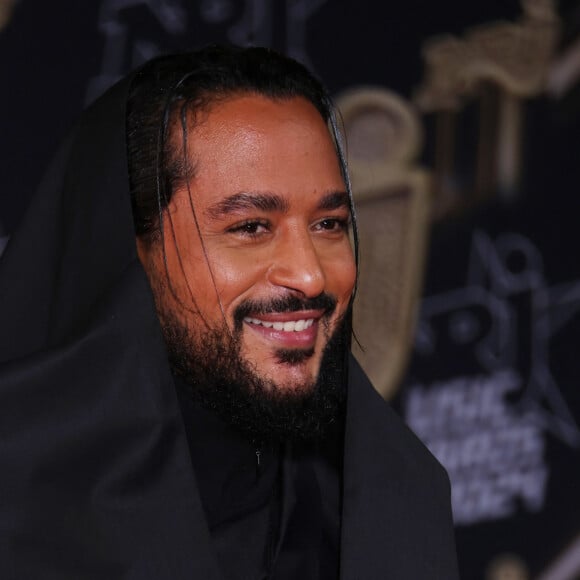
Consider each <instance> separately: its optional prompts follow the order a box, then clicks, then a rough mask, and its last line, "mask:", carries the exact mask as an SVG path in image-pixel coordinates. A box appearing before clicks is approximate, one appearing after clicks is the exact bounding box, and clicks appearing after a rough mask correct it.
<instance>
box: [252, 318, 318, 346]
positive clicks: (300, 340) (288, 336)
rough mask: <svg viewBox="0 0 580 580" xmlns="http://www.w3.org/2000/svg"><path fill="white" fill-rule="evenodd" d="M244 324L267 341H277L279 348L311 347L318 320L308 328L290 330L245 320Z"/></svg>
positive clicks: (316, 332) (314, 338) (316, 331)
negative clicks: (286, 330)
mask: <svg viewBox="0 0 580 580" xmlns="http://www.w3.org/2000/svg"><path fill="white" fill-rule="evenodd" d="M244 324H245V325H246V327H247V328H250V329H251V330H252V332H255V333H256V334H257V335H258V336H260V337H262V338H263V339H265V340H267V341H270V342H275V343H277V346H279V347H281V348H311V347H313V346H314V342H315V341H316V335H317V334H318V321H316V320H315V321H314V323H313V324H312V326H310V327H309V328H305V329H304V330H299V331H292V332H284V331H283V330H274V329H273V328H266V327H265V326H262V325H261V324H252V323H251V322H245V323H244Z"/></svg>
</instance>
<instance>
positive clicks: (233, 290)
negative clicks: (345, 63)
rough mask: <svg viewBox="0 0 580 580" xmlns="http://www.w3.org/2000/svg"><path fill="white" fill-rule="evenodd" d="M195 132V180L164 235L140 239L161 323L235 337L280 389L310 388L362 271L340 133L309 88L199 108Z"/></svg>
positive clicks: (247, 358)
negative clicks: (337, 142) (335, 137)
mask: <svg viewBox="0 0 580 580" xmlns="http://www.w3.org/2000/svg"><path fill="white" fill-rule="evenodd" d="M173 138H174V139H179V140H181V132H180V130H179V129H176V130H175V134H174V135H173ZM187 141H188V143H187V150H186V151H187V155H188V157H189V161H190V164H191V166H192V167H193V169H194V171H193V177H192V178H191V180H190V182H189V188H188V187H187V185H184V186H182V187H180V188H178V189H177V190H176V191H175V192H174V195H173V198H172V200H171V202H170V204H169V206H168V209H167V211H166V212H165V215H164V224H163V225H164V236H163V239H162V241H159V242H154V243H153V244H152V245H151V247H147V246H146V245H144V244H143V243H139V255H140V258H141V260H142V262H143V264H144V266H145V269H146V271H147V273H148V274H149V277H150V278H153V279H152V286H153V289H154V293H155V294H156V302H157V307H158V310H159V313H160V316H161V319H162V322H163V320H164V318H166V319H172V320H173V321H177V322H178V323H179V325H181V326H182V327H183V328H184V329H186V331H187V334H189V335H190V336H192V337H194V338H195V342H196V345H198V346H199V349H200V350H202V349H203V346H204V337H205V336H210V335H211V336H213V337H215V336H216V335H217V336H223V340H224V342H227V341H228V340H229V339H231V338H232V337H235V339H236V341H237V344H238V347H237V348H238V354H239V357H240V358H241V359H242V361H243V362H244V363H245V364H246V366H247V368H249V369H251V370H252V372H253V373H255V375H256V376H258V377H259V378H260V379H262V380H264V381H266V383H267V384H269V385H271V387H270V388H273V389H276V390H278V391H279V392H281V393H285V394H290V393H292V391H294V390H301V391H304V390H308V389H309V388H311V386H313V385H314V384H315V382H316V379H317V377H318V374H319V371H320V365H321V360H322V354H323V351H324V348H325V346H326V345H327V343H328V341H329V338H330V336H331V335H332V332H333V331H334V330H335V329H336V328H337V326H338V324H339V322H340V320H341V318H342V316H343V315H344V313H345V311H346V309H347V307H348V304H349V300H350V297H351V293H352V290H353V285H354V280H355V263H354V258H353V253H352V249H351V244H350V239H349V232H348V224H349V220H350V211H349V206H348V197H347V194H346V192H345V185H344V181H343V179H342V176H341V172H340V167H339V163H338V159H337V155H336V151H335V148H334V145H333V142H332V140H331V137H330V134H329V131H328V129H327V127H326V125H325V123H324V121H323V119H322V118H321V116H320V114H319V113H318V111H317V110H316V109H315V108H314V107H313V106H312V105H311V104H310V103H309V102H307V101H306V100H304V99H302V98H295V99H291V100H284V101H273V100H270V99H267V98H265V97H261V96H256V95H246V96H239V97H233V98H231V99H228V100H225V101H221V102H219V103H218V104H216V105H214V106H213V107H211V108H210V109H209V111H208V112H207V113H206V114H202V115H200V118H199V119H197V120H196V124H195V126H194V128H193V130H190V131H188V138H187ZM164 253H165V258H164ZM164 259H166V264H167V274H168V276H169V282H167V281H163V280H160V279H159V278H160V277H161V278H165V276H166V274H165V265H164ZM155 278H157V281H155ZM196 348H197V347H196ZM191 354H192V357H193V358H194V359H195V356H196V353H191Z"/></svg>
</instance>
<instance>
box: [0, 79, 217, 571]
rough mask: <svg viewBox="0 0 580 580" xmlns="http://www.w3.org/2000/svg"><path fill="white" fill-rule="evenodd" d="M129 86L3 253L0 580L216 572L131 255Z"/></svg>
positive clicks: (86, 118) (60, 159)
mask: <svg viewBox="0 0 580 580" xmlns="http://www.w3.org/2000/svg"><path fill="white" fill-rule="evenodd" d="M129 82H130V80H129V79H125V80H124V81H121V82H120V83H119V84H118V85H116V86H115V87H113V88H112V89H111V90H109V91H108V92H107V93H106V94H105V95H104V96H103V97H101V98H100V99H99V100H98V101H97V102H96V103H95V104H94V105H93V106H92V107H91V108H90V109H89V110H87V111H86V112H85V114H84V115H83V116H82V118H81V120H80V122H79V123H78V124H77V125H76V127H75V128H74V129H73V131H72V132H71V134H70V135H69V137H68V138H67V139H66V142H65V143H64V144H63V146H62V147H61V149H60V150H59V152H58V154H57V155H56V157H55V159H54V161H53V162H52V164H51V166H50V168H49V170H48V172H47V174H46V176H45V178H44V180H43V183H42V184H41V186H40V188H39V191H38V193H37V195H36V196H35V197H34V199H33V201H32V204H31V206H30V208H29V210H28V212H27V214H26V216H25V218H24V220H23V223H22V225H21V227H20V229H19V230H18V231H17V232H16V233H15V234H14V236H13V237H12V239H11V240H10V242H9V243H8V246H7V248H6V251H5V253H4V255H3V257H2V261H1V262H0V328H1V331H2V332H1V336H0V473H1V476H0V568H1V570H0V576H1V577H2V578H51V579H52V578H55V579H56V578H67V579H72V578H75V579H76V578H83V579H84V578H103V579H105V578H106V579H107V580H112V579H116V578H123V579H129V578H131V579H132V578H135V579H139V580H143V579H148V578H151V579H154V578H155V579H158V578H170V577H171V578H184V579H185V578H187V579H188V580H189V579H191V578H193V577H199V578H208V579H210V578H214V577H215V569H214V567H215V565H214V563H213V560H212V559H211V558H209V556H208V553H209V549H205V548H209V538H208V533H207V527H206V526H205V523H204V518H203V515H202V508H201V505H200V503H199V496H198V494H197V493H196V487H195V485H196V484H195V481H194V477H193V474H192V469H191V463H190V459H189V454H188V451H187V443H186V438H185V435H184V431H183V425H182V421H181V417H180V411H179V407H178V403H177V400H176V396H175V391H174V387H173V382H172V377H171V373H170V370H169V366H168V362H167V357H166V353H165V347H164V343H163V339H162V336H161V331H160V328H159V323H158V320H157V316H156V313H155V308H154V302H153V298H152V295H151V292H150V289H149V285H148V282H147V279H146V276H145V274H144V272H143V270H142V268H141V265H140V263H139V261H138V258H137V254H136V247H135V234H134V229H133V223H132V215H131V204H130V199H129V190H128V189H129V186H128V176H127V160H126V151H125V148H126V145H125V102H126V95H127V90H128V87H129ZM192 546H197V547H198V548H199V549H198V550H196V557H195V558H191V547H192Z"/></svg>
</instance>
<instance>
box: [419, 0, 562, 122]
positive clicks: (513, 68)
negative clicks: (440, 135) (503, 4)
mask: <svg viewBox="0 0 580 580" xmlns="http://www.w3.org/2000/svg"><path fill="white" fill-rule="evenodd" d="M522 7H523V10H524V16H523V17H522V19H521V20H520V21H519V22H517V23H509V22H495V23H491V24H485V25H482V26H480V27H477V28H474V29H472V30H471V31H469V32H468V33H467V34H466V36H465V39H461V38H455V37H452V36H447V37H442V38H435V39H433V40H431V41H429V42H427V44H426V46H425V48H424V58H425V63H426V79H425V83H424V84H423V86H422V87H421V88H420V89H419V91H418V92H417V95H416V99H415V101H416V103H417V105H418V106H419V108H420V109H422V110H423V111H440V110H449V109H457V108H458V107H460V106H461V104H462V102H463V100H464V98H465V97H470V96H473V95H474V94H475V93H476V91H477V89H478V87H479V86H480V84H481V83H482V82H485V81H487V82H491V83H492V84H494V85H498V86H499V87H501V88H502V89H503V90H505V91H506V92H508V93H511V94H513V95H515V96H518V97H530V96H534V95H537V94H538V93H539V92H541V91H542V90H543V88H544V83H545V78H546V74H547V72H548V68H549V65H550V61H551V59H552V56H553V54H554V50H555V48H556V42H557V39H558V34H559V21H558V17H557V14H556V10H555V6H554V1H553V0H522Z"/></svg>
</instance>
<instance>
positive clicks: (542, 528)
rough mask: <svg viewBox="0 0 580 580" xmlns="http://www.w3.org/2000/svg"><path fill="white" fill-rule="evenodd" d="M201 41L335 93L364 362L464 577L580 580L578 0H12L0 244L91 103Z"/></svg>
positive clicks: (4, 47)
mask: <svg viewBox="0 0 580 580" xmlns="http://www.w3.org/2000/svg"><path fill="white" fill-rule="evenodd" d="M208 42H235V43H238V44H262V45H269V46H272V47H274V48H276V49H278V50H281V51H283V52H286V53H287V54H290V55H292V56H294V57H296V58H298V59H299V60H301V61H303V62H305V63H306V64H308V65H309V66H310V67H312V68H313V69H314V70H315V72H316V73H317V74H318V75H319V76H320V77H321V78H323V79H324V81H325V82H326V84H327V85H328V86H329V88H330V89H331V90H332V92H333V93H334V94H335V95H337V101H338V102H339V104H340V106H341V110H342V112H343V116H344V123H345V129H346V132H347V136H348V143H349V158H350V162H351V164H352V167H353V182H354V185H355V189H356V195H357V197H358V201H359V205H360V208H361V209H360V217H361V229H362V232H361V233H362V235H361V241H362V250H363V260H362V268H363V269H362V272H361V300H360V302H359V305H357V320H358V324H359V329H358V334H359V336H360V340H361V344H362V348H360V349H359V351H358V352H357V356H359V358H360V359H361V361H363V364H364V365H365V368H366V369H367V370H368V372H369V374H370V376H371V377H372V379H373V382H374V384H375V386H376V387H377V389H378V390H379V391H380V392H381V393H382V394H383V395H384V396H385V397H386V398H390V399H392V400H393V404H394V405H395V406H396V407H397V408H398V410H399V411H400V413H401V415H402V416H403V417H404V418H405V419H406V421H407V422H408V423H409V425H410V426H411V427H412V428H413V429H414V430H415V432H416V433H417V434H418V435H419V436H420V437H421V438H422V439H423V441H424V442H425V443H426V444H427V445H428V446H429V447H430V449H431V450H432V451H433V453H434V454H435V455H436V456H437V457H438V458H439V460H440V461H441V462H442V463H443V464H444V465H445V467H446V468H447V470H448V472H449V475H450V478H451V481H452V484H453V509H454V518H455V523H456V531H457V543H458V550H459V559H460V567H461V573H462V577H463V578H464V579H465V580H470V579H474V580H478V579H481V580H483V579H490V580H491V579H501V578H504V579H508V578H510V579H511V578H513V579H519V580H526V579H530V580H531V579H536V580H539V579H541V580H565V579H567V580H572V579H574V578H580V388H579V387H578V381H579V377H580V356H579V355H578V345H579V344H580V257H579V255H578V254H579V253H580V252H579V249H580V228H579V227H578V225H577V223H578V221H579V218H580V194H579V193H578V190H579V185H580V158H579V157H580V126H579V124H580V83H579V82H578V81H579V79H580V5H579V4H578V3H577V2H576V0H562V1H560V2H556V1H555V0H554V1H552V0H522V1H521V2H520V1H518V0H486V1H485V2H483V1H476V2H461V1H460V0H441V1H439V2H420V1H419V0H408V1H406V2H400V3H379V2H374V1H372V0H281V1H280V2H270V1H268V0H84V1H83V2H76V1H74V0H61V1H60V2H59V3H51V2H46V1H44V2H41V1H39V0H0V78H2V89H3V90H2V101H1V102H2V105H3V107H2V110H1V112H0V159H1V162H0V252H1V251H2V248H3V246H4V244H5V242H6V240H7V239H8V237H9V234H10V232H12V231H13V230H14V229H15V228H16V227H17V224H18V222H19V221H20V219H21V218H22V215H23V212H24V211H25V207H26V205H27V202H28V200H29V199H30V196H31V194H32V192H33V191H34V189H35V186H36V184H37V183H38V181H39V179H40V177H41V175H42V172H43V170H44V167H45V166H46V164H47V163H48V160H49V158H50V156H51V154H52V153H53V151H54V149H55V147H56V145H57V143H58V141H59V140H60V139H61V138H62V137H63V135H64V134H65V133H66V131H67V128H68V127H70V125H71V124H72V123H73V122H74V119H75V117H76V116H77V115H78V113H79V112H80V111H81V110H82V108H83V107H84V106H85V105H86V104H88V103H89V102H90V101H91V100H93V99H94V98H95V97H96V96H98V95H99V94H100V93H101V92H102V91H103V90H104V89H105V88H106V87H108V86H109V85H110V84H112V83H113V82H114V81H115V80H116V79H118V78H119V77H120V76H122V75H123V74H124V73H125V72H126V71H128V70H130V69H131V68H134V67H135V66H137V65H138V64H140V63H141V62H143V61H144V60H146V59H147V58H149V57H152V56H154V55H156V54H159V53H162V52H168V51H176V50H182V49H187V48H192V47H196V46H200V45H203V44H206V43H208ZM97 162H98V160H97ZM23 267H27V266H26V265H23ZM0 329H1V321H0ZM357 348H358V347H357Z"/></svg>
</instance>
